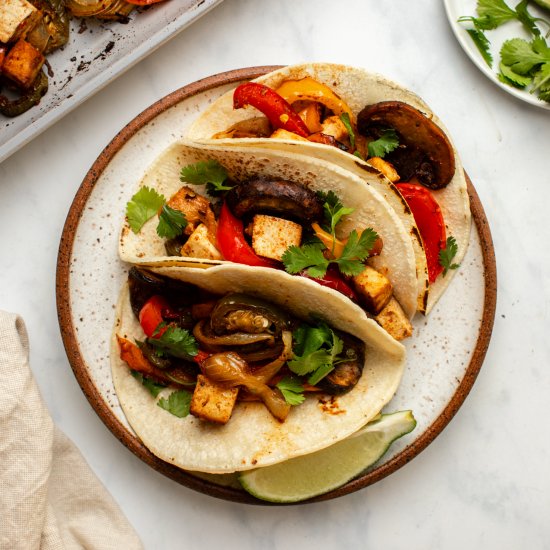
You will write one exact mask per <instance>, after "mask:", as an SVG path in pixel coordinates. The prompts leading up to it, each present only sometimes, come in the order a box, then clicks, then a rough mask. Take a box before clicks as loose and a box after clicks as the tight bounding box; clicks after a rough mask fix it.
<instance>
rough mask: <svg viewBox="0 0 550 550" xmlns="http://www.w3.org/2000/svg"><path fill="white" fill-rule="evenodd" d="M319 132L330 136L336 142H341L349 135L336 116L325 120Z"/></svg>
mask: <svg viewBox="0 0 550 550" xmlns="http://www.w3.org/2000/svg"><path fill="white" fill-rule="evenodd" d="M321 132H322V133H323V134H326V135H327V136H332V137H333V138H334V139H335V140H336V141H343V140H344V139H346V138H347V137H348V135H349V134H348V129H347V128H346V125H345V124H344V123H343V122H342V121H341V120H340V117H337V116H329V117H328V118H325V120H324V121H323V123H322V124H321Z"/></svg>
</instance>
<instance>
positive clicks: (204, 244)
mask: <svg viewBox="0 0 550 550" xmlns="http://www.w3.org/2000/svg"><path fill="white" fill-rule="evenodd" d="M180 179H181V180H182V182H183V183H186V184H191V185H206V189H207V192H208V194H210V195H211V198H212V202H211V201H209V200H208V199H207V198H206V197H204V196H200V195H198V194H197V193H195V191H193V189H192V188H191V187H189V186H188V185H184V186H183V187H182V188H181V189H179V190H178V191H177V192H176V193H175V194H174V195H172V197H170V198H169V199H168V200H167V199H166V197H164V196H162V195H160V194H159V193H157V192H156V191H155V190H153V189H150V188H148V187H142V188H141V189H140V190H139V191H138V192H137V193H136V194H135V195H134V196H133V197H132V199H131V200H130V202H129V203H128V205H127V208H126V215H127V219H128V223H129V225H130V228H131V229H132V230H133V231H134V232H135V233H138V232H139V231H141V229H142V227H143V225H144V224H145V223H146V222H147V221H148V220H150V219H151V218H154V217H155V216H158V220H159V221H158V225H157V234H158V235H159V236H161V237H163V236H164V232H163V231H161V230H160V229H161V227H162V225H163V217H164V216H165V213H164V208H165V207H166V206H167V205H171V207H172V208H174V209H175V210H176V211H178V212H179V213H180V214H181V215H183V216H184V219H185V223H183V224H182V225H181V228H180V229H179V231H176V232H175V233H174V234H173V235H170V238H169V239H168V240H167V241H165V247H166V253H167V254H168V255H169V256H182V257H187V258H191V259H193V261H197V260H198V259H208V260H226V261H231V262H236V263H240V264H244V265H249V266H255V267H268V268H273V269H285V270H286V271H287V272H288V273H290V274H292V275H300V276H303V277H307V278H309V279H313V280H315V281H316V282H318V283H319V284H321V285H323V286H327V287H329V288H332V289H334V290H336V291H338V292H341V293H342V294H344V295H345V296H347V297H348V298H349V299H351V300H352V301H354V302H355V303H357V304H359V305H360V306H361V307H362V308H363V309H365V310H366V311H367V313H368V314H370V315H372V316H374V317H375V318H377V320H378V322H379V323H380V324H382V323H384V325H383V326H384V328H385V329H386V330H387V331H388V332H390V334H392V335H393V336H394V337H396V338H399V339H403V338H406V337H408V336H410V335H411V334H412V326H411V324H410V322H409V320H408V319H407V317H406V315H405V313H404V312H403V311H402V310H401V307H400V305H399V304H398V303H397V302H396V301H395V300H394V303H393V309H392V313H391V315H390V314H388V311H386V312H385V314H384V315H382V316H381V317H380V318H379V319H378V316H379V315H381V314H383V312H384V309H385V308H386V306H388V304H389V303H390V300H392V297H393V287H392V284H391V282H390V280H389V279H388V277H386V275H385V274H383V273H381V272H378V271H376V270H375V269H373V268H372V267H369V266H368V265H366V261H367V260H368V258H369V257H372V256H376V255H379V254H380V253H381V251H382V248H383V241H382V239H381V237H380V236H379V235H378V234H377V233H376V232H375V231H374V230H373V229H372V228H368V227H364V228H363V227H361V228H359V227H358V228H355V229H353V230H352V231H351V232H349V233H347V234H345V235H342V234H341V232H340V231H339V228H338V224H339V223H340V222H341V221H342V220H343V219H345V217H346V216H348V215H349V214H351V213H352V212H353V211H354V209H353V208H349V207H346V206H344V205H343V204H342V203H341V202H340V200H339V198H338V197H337V196H336V194H335V193H333V192H332V191H330V192H328V193H324V192H315V191H313V190H312V189H310V188H309V187H307V186H305V185H302V184H300V183H297V182H293V181H286V180H280V179H276V178H268V177H261V176H252V177H250V178H249V179H246V180H243V181H239V182H237V181H231V180H230V179H229V178H228V176H227V173H226V171H225V169H224V168H223V166H222V165H221V164H219V163H218V162H216V161H212V160H209V161H203V162H198V163H196V164H193V165H190V166H186V167H184V168H182V170H181V178H180ZM199 204H200V206H197V205H199ZM159 212H160V214H159ZM216 213H218V214H217V217H216ZM388 320H391V322H388ZM199 330H200V329H199ZM201 336H202V337H204V336H205V335H203V334H202V333H201Z"/></svg>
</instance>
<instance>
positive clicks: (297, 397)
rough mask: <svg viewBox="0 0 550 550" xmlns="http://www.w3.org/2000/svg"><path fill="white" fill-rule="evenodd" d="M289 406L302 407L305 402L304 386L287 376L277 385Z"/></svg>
mask: <svg viewBox="0 0 550 550" xmlns="http://www.w3.org/2000/svg"><path fill="white" fill-rule="evenodd" d="M275 386H276V387H277V388H279V389H280V390H281V393H282V394H283V397H284V398H285V401H286V402H287V403H288V404H289V405H301V404H302V403H303V402H304V401H305V399H306V398H305V396H304V386H302V384H300V382H299V381H298V380H297V379H296V378H292V377H290V376H285V377H284V378H283V379H282V380H280V381H279V382H277V384H275Z"/></svg>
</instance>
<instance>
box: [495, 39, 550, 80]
mask: <svg viewBox="0 0 550 550" xmlns="http://www.w3.org/2000/svg"><path fill="white" fill-rule="evenodd" d="M500 57H501V59H502V62H503V63H504V64H505V65H506V66H507V67H510V68H511V69H512V70H513V71H514V72H515V73H517V74H521V75H527V74H528V73H529V72H531V71H532V70H533V69H534V68H535V67H537V66H538V65H540V64H542V63H544V62H545V61H550V56H545V55H544V54H543V53H539V52H537V51H535V50H534V49H533V43H532V42H527V40H523V39H522V38H512V39H511V40H506V42H504V44H502V48H501V49H500Z"/></svg>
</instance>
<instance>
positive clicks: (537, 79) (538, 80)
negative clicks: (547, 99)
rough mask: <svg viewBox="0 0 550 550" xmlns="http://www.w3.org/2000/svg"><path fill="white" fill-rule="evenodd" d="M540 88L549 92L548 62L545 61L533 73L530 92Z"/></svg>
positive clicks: (549, 69) (549, 67)
mask: <svg viewBox="0 0 550 550" xmlns="http://www.w3.org/2000/svg"><path fill="white" fill-rule="evenodd" d="M537 90H541V91H543V92H550V63H545V64H544V65H543V66H542V67H541V68H540V71H538V72H537V73H535V76H534V78H533V89H532V90H531V93H534V92H536V91H537Z"/></svg>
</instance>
